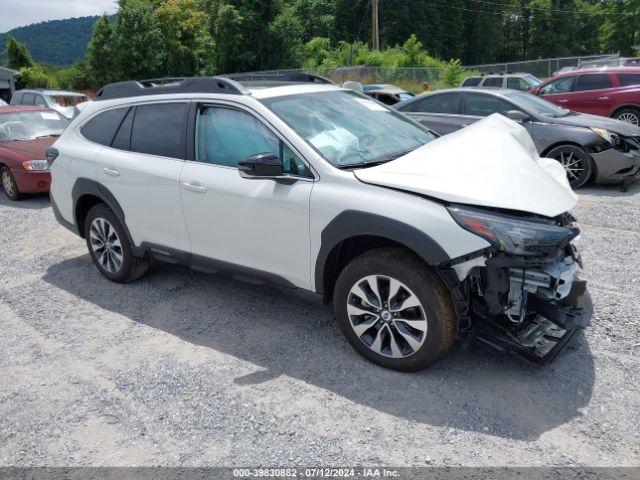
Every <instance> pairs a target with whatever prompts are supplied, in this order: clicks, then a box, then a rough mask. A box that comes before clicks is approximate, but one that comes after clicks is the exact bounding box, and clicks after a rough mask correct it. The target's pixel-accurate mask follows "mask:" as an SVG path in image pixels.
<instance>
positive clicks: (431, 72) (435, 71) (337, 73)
mask: <svg viewBox="0 0 640 480" xmlns="http://www.w3.org/2000/svg"><path fill="white" fill-rule="evenodd" d="M619 64H620V55H619V54H610V55H589V56H584V57H562V58H546V59H542V60H528V61H524V62H507V63H492V64H486V65H470V66H464V67H462V68H463V69H464V70H465V71H466V72H467V73H468V74H469V75H471V74H478V73H480V74H484V75H488V74H499V73H508V72H511V73H530V74H532V75H535V76H536V77H539V78H547V77H551V76H552V75H553V74H554V73H556V72H558V71H560V70H561V69H563V68H565V67H575V68H585V67H596V66H617V65H619ZM444 71H445V69H444V68H401V67H397V68H396V67H394V68H388V67H339V68H322V67H321V68H307V69H291V70H270V71H263V72H251V73H262V74H265V73H299V72H305V73H313V74H316V75H321V76H323V77H327V78H330V79H331V80H333V81H334V82H336V83H338V84H342V83H344V82H347V81H352V82H360V83H362V84H363V85H367V84H373V83H393V84H395V85H398V86H399V87H403V88H405V89H407V90H410V91H419V90H420V88H421V85H422V84H423V83H428V84H429V86H430V88H431V89H433V88H442V87H445V86H447V85H446V84H445V83H444V82H443V74H444ZM462 79H464V75H462V78H460V80H462Z"/></svg>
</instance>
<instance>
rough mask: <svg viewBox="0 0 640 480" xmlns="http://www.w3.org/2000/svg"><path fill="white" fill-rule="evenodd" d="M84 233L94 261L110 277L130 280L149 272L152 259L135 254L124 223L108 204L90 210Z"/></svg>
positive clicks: (124, 280)
mask: <svg viewBox="0 0 640 480" xmlns="http://www.w3.org/2000/svg"><path fill="white" fill-rule="evenodd" d="M84 232H85V237H86V240H87V248H88V249H89V253H90V254H91V259H92V260H93V263H94V264H95V266H96V267H98V270H100V273H102V275H104V276H105V277H107V278H108V279H109V280H111V281H113V282H118V283H127V282H131V281H133V280H136V279H138V278H140V277H141V276H143V275H144V274H145V273H147V270H148V269H149V259H148V258H146V257H145V258H137V257H135V256H134V255H133V250H132V248H131V244H130V242H129V240H128V237H127V235H126V233H125V229H124V226H123V225H122V223H121V222H120V220H119V219H118V217H117V216H116V215H115V214H114V213H113V212H112V211H111V210H110V209H109V207H107V206H106V205H104V204H102V203H101V204H98V205H96V206H94V207H93V208H91V210H89V213H88V214H87V218H86V220H85V227H84Z"/></svg>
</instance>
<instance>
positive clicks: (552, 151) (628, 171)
mask: <svg viewBox="0 0 640 480" xmlns="http://www.w3.org/2000/svg"><path fill="white" fill-rule="evenodd" d="M396 108H397V109H398V110H399V111H401V112H403V113H406V114H407V115H409V116H411V117H412V118H414V119H415V120H417V121H419V122H420V123H422V124H423V125H425V126H426V127H428V128H431V129H432V130H434V131H435V132H437V133H438V134H440V135H445V134H448V133H451V132H454V131H456V130H459V129H461V128H463V127H466V126H468V125H471V124H472V123H475V122H477V121H478V120H481V119H482V118H485V117H488V116H489V115H492V114H494V113H500V114H502V115H504V116H506V117H509V118H511V119H512V120H515V121H517V122H520V123H521V124H522V126H523V127H525V128H526V130H527V131H528V132H529V134H530V135H531V137H532V138H533V141H534V144H535V147H536V150H537V152H538V153H539V154H540V156H542V157H548V158H553V159H555V160H557V161H559V162H560V163H561V164H562V166H563V167H564V168H565V171H566V173H567V177H568V180H569V183H570V184H571V186H572V187H573V188H579V187H581V186H583V185H584V184H586V183H587V182H588V181H590V180H594V181H596V182H598V183H628V182H629V181H632V180H634V179H635V178H637V176H638V173H639V170H640V128H639V127H637V126H635V125H631V124H629V123H626V122H621V121H618V120H613V119H610V118H606V117H600V116H596V115H587V114H582V113H577V112H572V111H570V110H567V109H564V108H560V107H558V106H556V105H554V104H552V103H550V102H547V101H546V100H543V99H542V98H539V97H536V96H535V95H531V94H529V93H526V92H520V91H516V90H508V89H481V88H458V89H450V90H439V91H437V92H434V93H432V94H427V95H420V96H418V97H415V98H413V99H411V100H408V101H406V102H402V103H399V104H397V105H396Z"/></svg>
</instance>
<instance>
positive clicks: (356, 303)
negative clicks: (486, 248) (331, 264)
mask: <svg viewBox="0 0 640 480" xmlns="http://www.w3.org/2000/svg"><path fill="white" fill-rule="evenodd" d="M333 308H334V312H335V317H336V320H337V322H338V325H339V327H340V329H341V330H342V332H343V333H344V335H345V336H346V337H347V340H348V341H349V343H350V344H351V346H353V348H355V349H356V351H357V352H358V353H360V355H362V356H363V357H365V358H366V359H368V360H370V361H371V362H373V363H375V364H377V365H380V366H382V367H385V368H390V369H393V370H400V371H406V372H415V371H418V370H423V369H425V368H427V367H429V366H431V365H433V364H434V363H435V362H436V361H438V360H439V359H440V358H441V357H442V356H443V355H444V354H445V353H446V352H447V351H448V350H449V348H450V347H451V345H452V343H453V341H454V338H455V332H456V318H455V314H454V311H453V306H452V304H451V299H450V297H449V294H448V292H447V290H446V288H445V286H444V285H443V283H442V281H441V280H440V279H439V278H438V277H437V276H436V275H435V274H434V273H433V272H432V271H431V270H429V268H428V267H427V266H426V265H425V264H424V262H423V261H422V260H421V259H420V258H418V257H417V256H415V255H414V254H412V253H411V252H408V251H406V250H403V249H399V248H380V249H376V250H372V251H369V252H367V253H365V254H363V255H361V256H359V257H357V258H356V259H355V260H353V261H352V262H351V263H349V264H348V265H347V266H346V267H345V268H344V269H343V270H342V272H341V273H340V276H339V277H338V280H337V282H336V285H335V289H334V293H333Z"/></svg>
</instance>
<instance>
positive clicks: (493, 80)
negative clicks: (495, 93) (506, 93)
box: [482, 77, 503, 88]
mask: <svg viewBox="0 0 640 480" xmlns="http://www.w3.org/2000/svg"><path fill="white" fill-rule="evenodd" d="M502 83H503V78H502V77H486V78H485V79H484V83H483V84H482V86H483V87H499V88H502Z"/></svg>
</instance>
